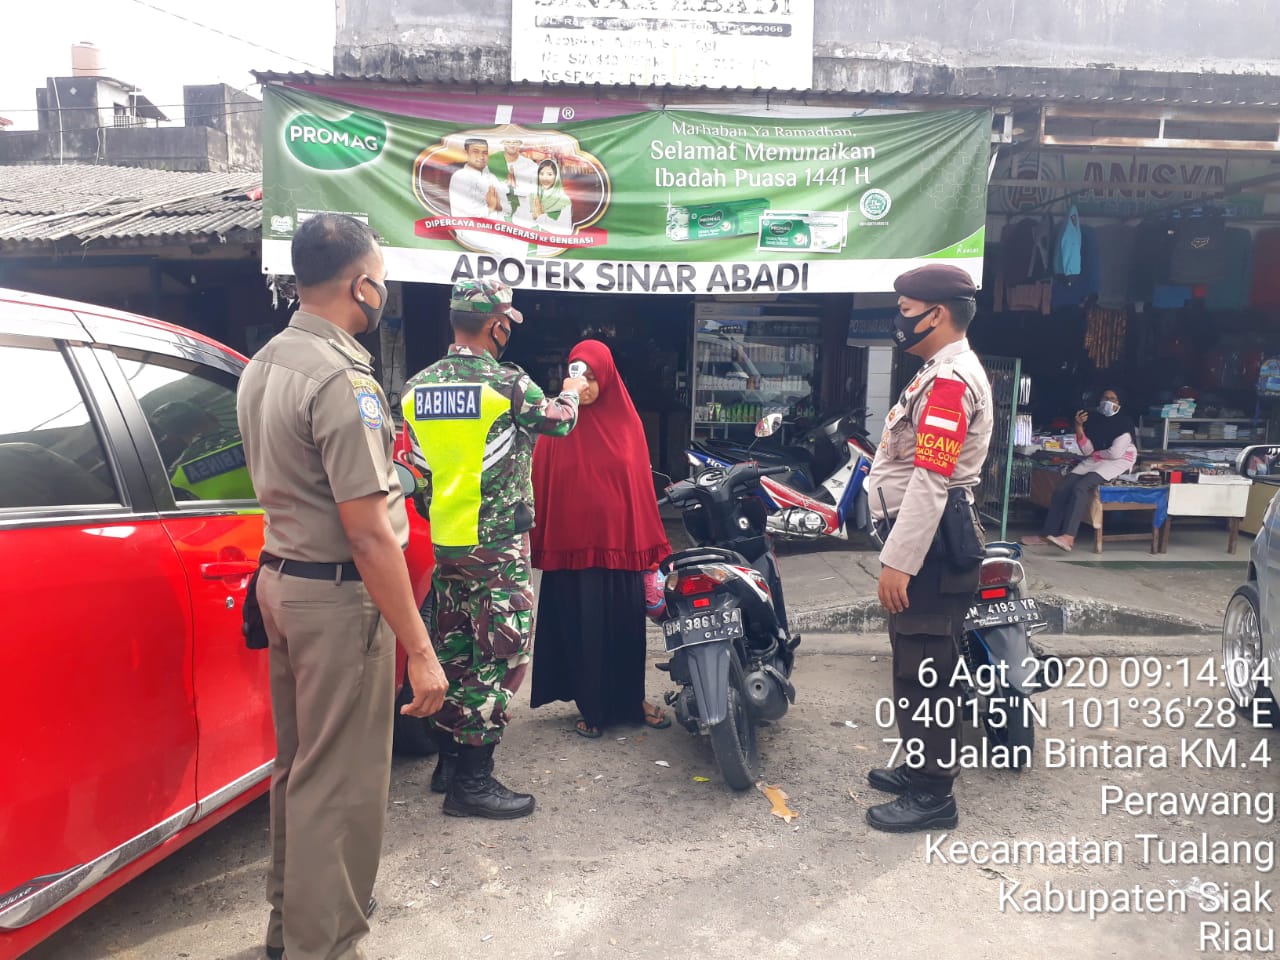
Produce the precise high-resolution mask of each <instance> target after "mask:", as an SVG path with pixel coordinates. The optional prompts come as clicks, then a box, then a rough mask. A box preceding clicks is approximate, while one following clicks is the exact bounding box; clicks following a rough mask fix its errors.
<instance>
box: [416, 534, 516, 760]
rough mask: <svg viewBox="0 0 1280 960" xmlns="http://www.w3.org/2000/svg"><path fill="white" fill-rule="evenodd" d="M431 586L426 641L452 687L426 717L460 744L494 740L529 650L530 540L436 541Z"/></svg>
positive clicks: (475, 744)
mask: <svg viewBox="0 0 1280 960" xmlns="http://www.w3.org/2000/svg"><path fill="white" fill-rule="evenodd" d="M432 586H433V588H434V590H435V611H434V614H433V617H432V624H431V642H432V645H433V646H434V647H435V651H436V657H437V658H439V660H440V666H441V667H442V668H443V669H444V675H445V677H446V678H447V679H448V681H449V690H448V692H447V693H446V694H445V700H444V706H443V707H441V708H440V711H439V712H438V713H436V714H435V716H433V717H432V718H431V722H432V724H433V725H434V726H435V727H436V729H438V730H447V731H449V732H450V733H452V734H453V738H454V739H455V740H456V741H457V742H458V743H460V744H462V745H464V746H471V747H479V746H483V745H485V744H490V743H497V742H498V741H499V740H501V739H502V731H503V729H505V727H506V725H507V721H508V719H509V717H508V714H507V707H508V706H509V705H510V703H511V698H512V697H513V696H514V695H515V693H516V691H517V690H519V689H520V684H521V683H522V682H524V677H525V674H526V673H527V672H528V669H529V659H530V651H531V650H532V631H533V588H532V587H531V586H530V584H529V547H528V541H527V539H525V538H521V539H518V540H512V541H509V542H505V543H497V544H484V545H481V546H478V547H472V548H469V549H453V550H450V549H449V548H446V547H437V548H436V568H435V573H434V575H433V577H432Z"/></svg>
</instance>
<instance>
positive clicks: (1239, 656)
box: [1222, 583, 1280, 728]
mask: <svg viewBox="0 0 1280 960" xmlns="http://www.w3.org/2000/svg"><path fill="white" fill-rule="evenodd" d="M1258 608H1259V603H1258V588H1257V586H1256V585H1255V584H1252V583H1246V584H1245V585H1244V586H1242V587H1240V588H1239V589H1238V590H1236V592H1235V593H1234V594H1232V595H1231V599H1230V600H1229V601H1228V602H1227V612H1226V615H1225V616H1224V617H1223V620H1222V670H1223V675H1224V677H1225V678H1226V681H1227V689H1228V691H1229V692H1230V693H1231V697H1232V699H1233V700H1235V702H1236V706H1237V707H1238V708H1239V710H1240V712H1241V713H1244V714H1247V715H1249V716H1251V717H1254V716H1256V717H1257V719H1258V721H1259V722H1260V723H1262V724H1265V725H1267V726H1271V727H1276V728H1280V708H1278V707H1277V705H1276V699H1275V696H1274V695H1273V693H1272V690H1271V687H1270V686H1269V685H1268V684H1266V683H1263V682H1262V680H1261V679H1259V678H1260V676H1261V675H1262V673H1263V664H1264V662H1265V661H1264V652H1263V645H1262V623H1261V620H1260V619H1259V617H1258Z"/></svg>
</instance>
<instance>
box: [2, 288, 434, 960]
mask: <svg viewBox="0 0 1280 960" xmlns="http://www.w3.org/2000/svg"><path fill="white" fill-rule="evenodd" d="M244 364H245V358H244V357H242V356H241V355H240V354H238V353H236V352H235V351H233V350H231V349H229V348H227V347H225V346H222V345H221V344H219V343H217V342H215V341H213V340H210V339H208V338H207V337H203V336H201V335H199V334H197V333H193V332H191V331H189V330H183V329H181V328H178V327H174V326H170V325H168V324H165V323H160V322H158V321H155V320H149V319H147V318H144V317H138V316H133V315H130V314H123V313H118V312H115V311H111V310H106V309H103V308H100V307H93V306H88V305H85V304H78V303H71V302H68V301H59V300H52V299H48V298H43V297H36V296H32V295H29V294H24V293H19V292H16V291H8V290H0V611H2V614H0V616H2V617H3V620H2V621H0V623H2V630H0V638H2V639H0V729H2V730H4V738H3V744H4V745H3V747H0V960H11V958H14V957H17V956H18V955H19V954H21V953H22V952H23V951H25V950H27V949H28V948H30V947H31V946H33V945H34V944H35V943H37V942H38V941H40V940H41V939H43V938H45V937H47V936H48V935H49V934H50V933H52V932H53V931H54V930H56V929H57V928H58V927H60V926H62V925H63V924H65V923H67V922H68V921H69V920H71V919H72V918H73V917H75V916H77V915H78V914H80V913H82V912H83V911H85V910H86V909H88V908H89V907H91V906H92V905H93V904H95V903H97V902H98V901H99V900H101V899H102V898H103V897H105V896H106V895H107V894H109V893H111V892H112V891H114V890H116V889H118V888H119V887H120V886H122V885H123V884H125V883H126V882H128V881H129V880H130V879H131V878H133V877H135V876H137V875H138V874H139V873H141V872H142V871H143V870H145V869H146V868H147V867H149V866H150V865H151V864H153V863H155V862H156V861H158V860H160V859H161V858H163V857H165V856H167V855H168V854H170V853H172V852H173V851H174V850H176V849H177V848H178V847H180V846H182V845H183V844H185V843H187V842H188V841H190V840H192V839H193V838H195V837H196V836H198V835H199V834H201V833H203V832H204V831H206V830H208V829H209V828H210V827H212V826H214V825H215V824H217V823H218V822H219V821H221V820H223V819H225V818H226V817H228V816H230V815H231V814H232V813H234V812H235V811H237V810H239V809H240V808H241V807H243V806H245V805H246V804H247V803H249V802H250V801H251V800H253V799H254V798H256V797H258V796H260V795H261V794H262V793H263V792H265V790H266V787H267V783H268V776H269V773H270V769H271V763H272V759H273V755H274V736H273V733H272V726H271V704H270V694H269V692H268V687H267V658H266V655H265V652H264V651H255V650H249V649H246V647H245V645H244V643H243V641H242V639H241V635H240V620H241V608H242V605H243V602H244V597H245V590H246V586H247V584H248V581H249V577H250V575H251V574H252V572H253V570H254V568H255V566H256V563H257V557H258V553H259V551H260V550H261V548H262V511H261V509H260V508H259V507H258V505H257V503H256V502H255V501H254V499H253V491H252V489H251V488H250V487H249V484H248V475H247V472H246V471H245V470H244V454H243V450H242V448H241V446H240V437H239V431H238V430H237V428H236V418H235V388H236V382H237V378H238V376H239V374H240V371H241V369H242V368H243V367H244ZM410 519H411V525H412V529H413V537H414V542H413V549H412V551H411V557H410V559H411V562H412V563H413V564H414V566H413V568H412V574H413V579H414V588H415V592H416V593H417V595H418V598H419V601H421V600H422V599H423V598H425V596H426V593H427V590H428V588H429V581H430V572H431V550H430V537H429V535H428V534H427V530H426V524H425V521H424V520H423V519H422V518H421V517H419V516H418V514H417V512H416V511H414V510H413V509H410ZM403 675H404V674H403V665H401V670H400V672H399V673H398V676H400V677H401V678H402V679H403ZM421 723H422V721H414V724H417V725H418V726H419V727H420V725H421ZM399 726H401V727H402V728H403V727H404V726H405V725H404V724H400V725H399ZM409 729H410V732H412V731H413V729H414V728H413V727H412V726H410V727H409ZM400 732H403V731H400Z"/></svg>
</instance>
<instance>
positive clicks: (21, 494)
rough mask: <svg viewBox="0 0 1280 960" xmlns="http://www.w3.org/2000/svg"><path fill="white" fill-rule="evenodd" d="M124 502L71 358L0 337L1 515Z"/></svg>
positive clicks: (46, 346) (49, 345)
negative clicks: (73, 372) (20, 510)
mask: <svg viewBox="0 0 1280 960" xmlns="http://www.w3.org/2000/svg"><path fill="white" fill-rule="evenodd" d="M122 502H123V501H122V500H121V497H120V493H119V489H118V487H117V486H116V482H115V477H114V476H113V474H112V470H111V465H110V463H109V462H108V460H107V452H106V448H105V446H104V445H103V442H102V438H101V436H100V435H99V433H98V428H97V427H96V426H95V425H94V423H93V419H92V418H91V416H90V415H89V409H88V407H87V406H86V405H85V398H84V395H83V394H82V393H81V391H80V387H79V385H78V384H77V383H76V381H75V378H74V377H73V376H72V375H71V369H70V368H69V367H68V366H67V361H66V358H65V357H63V355H62V353H61V352H60V351H59V350H58V349H57V347H56V346H55V345H54V344H53V343H52V342H45V343H37V342H33V341H27V340H24V341H17V340H6V339H5V338H0V510H4V509H14V508H30V507H66V506H78V505H86V506H88V505H101V504H112V505H119V504H121V503H122Z"/></svg>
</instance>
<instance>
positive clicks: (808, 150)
mask: <svg viewBox="0 0 1280 960" xmlns="http://www.w3.org/2000/svg"><path fill="white" fill-rule="evenodd" d="M423 106H424V105H422V104H416V105H415V110H414V112H415V113H416V112H420V111H421V110H422V109H423ZM564 112H565V113H569V114H571V113H572V111H564ZM265 116H266V123H265V127H264V133H263V137H264V144H263V153H264V164H265V177H264V181H265V182H264V188H265V189H264V200H263V237H264V239H263V266H264V269H265V270H266V271H267V272H269V273H281V274H288V273H292V272H293V268H292V264H291V263H290V257H289V240H290V238H291V237H292V235H293V232H294V230H295V228H296V226H297V224H298V223H299V222H301V221H302V220H304V219H305V218H306V217H307V216H308V215H310V214H312V213H315V212H319V211H334V212H340V213H347V214H351V215H352V216H356V217H359V218H361V219H364V220H367V222H368V223H369V225H370V226H371V227H373V229H374V230H376V231H377V233H378V235H379V236H380V237H381V238H382V242H383V244H384V248H383V249H384V255H385V257H386V261H387V267H388V275H389V276H390V277H391V279H394V280H411V281H429V282H435V283H452V282H453V281H455V280H457V279H459V278H461V277H469V276H497V277H499V278H500V279H502V280H504V281H506V282H507V283H509V284H511V285H512V286H515V287H523V288H536V289H550V290H576V291H589V292H596V293H682V294H726V293H761V292H778V293H787V292H795V293H802V292H837V291H846V292H871V291H886V290H891V289H892V285H893V280H894V278H895V277H896V276H897V275H898V274H900V273H902V272H903V271H904V270H908V269H911V268H912V267H913V266H918V265H919V264H920V263H921V262H924V261H926V260H933V261H935V262H937V261H942V262H948V263H954V264H956V265H957V266H960V267H963V268H964V269H966V270H968V271H969V272H970V273H972V274H973V276H974V278H975V280H978V279H980V278H981V272H982V251H983V233H984V223H985V220H986V197H987V172H988V162H989V158H990V149H991V148H990V130H991V116H990V114H989V113H988V112H987V111H979V110H946V111H935V112H926V113H898V114H891V115H884V116H875V117H860V118H838V119H822V120H792V119H788V120H779V119H773V118H756V117H738V116H721V115H713V114H704V113H695V112H688V111H673V110H667V111H651V112H646V113H633V114H628V115H625V116H617V117H610V118H606V119H593V120H583V121H567V122H559V123H554V124H530V123H523V124H515V123H500V124H489V125H474V124H473V125H466V124H463V123H458V122H443V121H437V120H432V119H426V118H423V117H420V116H416V115H415V116H411V115H408V114H404V113H392V112H387V111H385V110H377V109H372V108H370V107H368V106H367V105H364V104H356V103H348V102H344V101H343V100H339V99H334V98H331V97H327V96H318V95H316V94H315V93H313V92H303V91H301V90H298V89H294V88H290V87H283V86H276V85H273V86H268V87H267V89H266V113H265Z"/></svg>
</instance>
